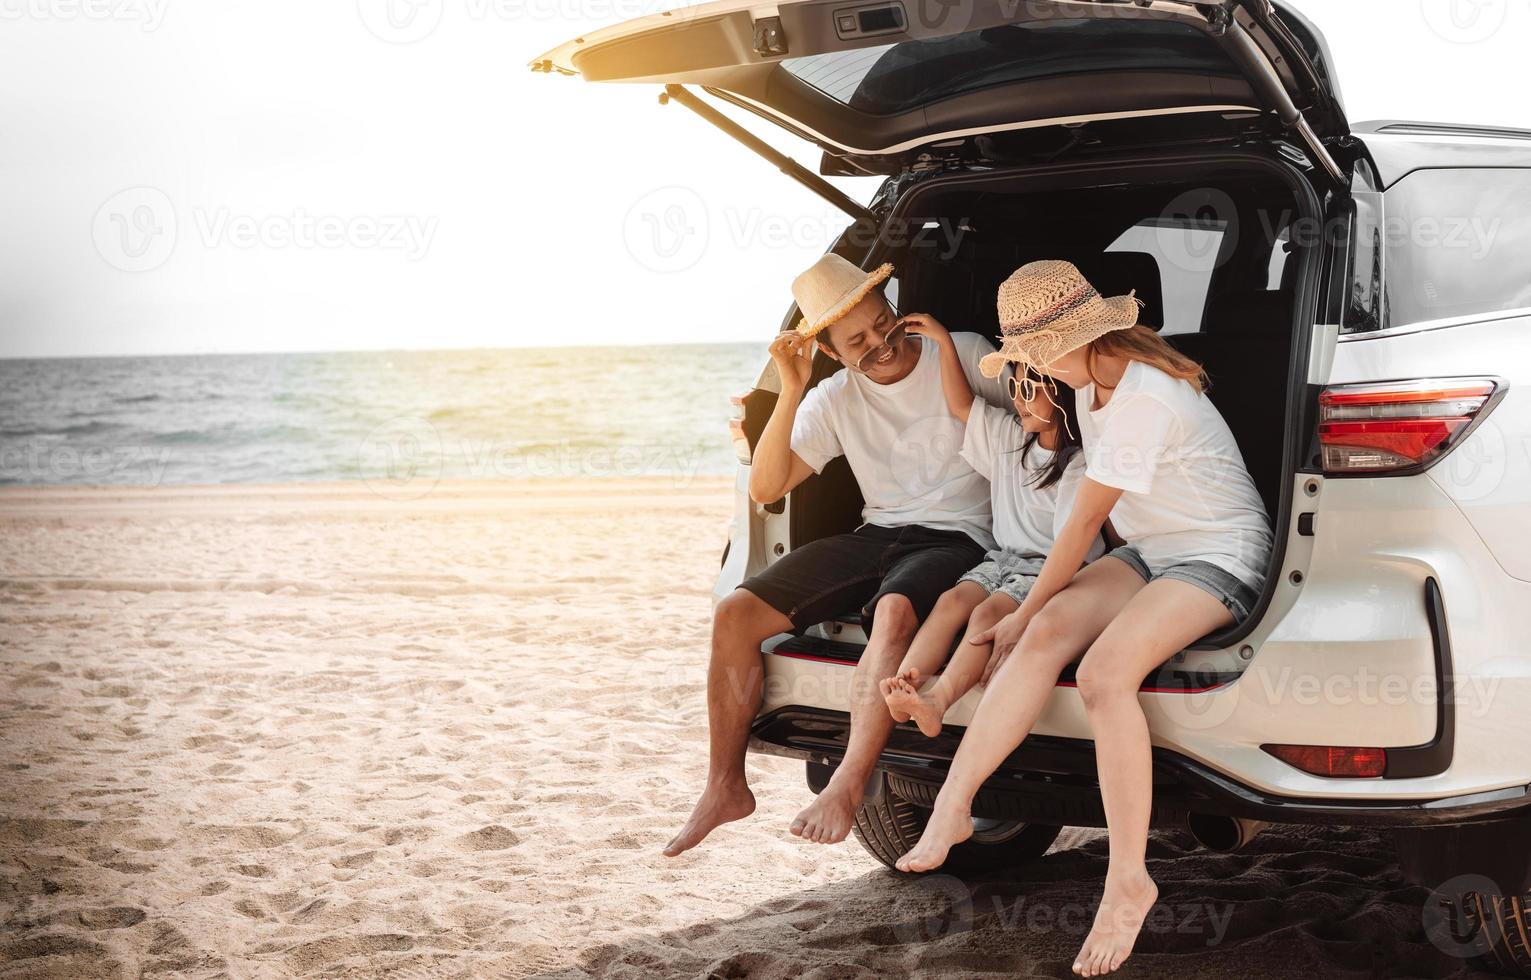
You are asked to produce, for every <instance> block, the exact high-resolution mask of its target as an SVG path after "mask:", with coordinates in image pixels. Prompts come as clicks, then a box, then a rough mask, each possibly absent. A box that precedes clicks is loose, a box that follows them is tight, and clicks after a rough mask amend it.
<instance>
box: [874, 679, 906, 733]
mask: <svg viewBox="0 0 1531 980" xmlns="http://www.w3.org/2000/svg"><path fill="white" fill-rule="evenodd" d="M898 682H899V678H897V677H887V678H884V679H883V680H880V681H878V682H877V689H878V690H879V691H881V692H882V699H883V700H884V701H886V702H888V713H889V714H891V715H892V716H893V720H894V721H896V722H898V723H899V724H900V725H902V724H903V723H904V722H906V721H908V720H909V712H907V711H903V710H901V709H899V708H896V707H894V706H893V692H894V691H896V690H898Z"/></svg>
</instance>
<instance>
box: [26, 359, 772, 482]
mask: <svg viewBox="0 0 1531 980" xmlns="http://www.w3.org/2000/svg"><path fill="white" fill-rule="evenodd" d="M593 350H599V351H600V353H599V354H598V355H596V356H592V351H593ZM766 356H767V355H766V352H765V347H764V345H762V344H753V343H733V344H651V345H643V346H629V347H623V348H589V347H582V346H564V347H554V346H543V347H517V348H472V349H442V350H389V351H333V352H325V351H302V352H288V353H278V352H263V353H251V354H227V353H218V354H169V355H123V356H91V357H69V358H10V359H4V360H0V486H40V487H43V486H59V485H108V486H159V485H218V484H229V483H235V484H239V483H245V484H286V483H323V482H331V481H350V480H364V481H373V482H376V481H382V483H383V484H384V485H392V484H391V483H390V481H397V480H399V479H400V478H401V475H406V476H409V477H410V478H411V479H413V478H415V477H418V476H419V475H422V474H423V475H425V476H429V477H430V478H432V479H436V480H506V479H510V480H515V479H525V478H537V477H553V478H570V477H598V476H640V475H665V476H700V475H725V474H730V473H732V472H733V471H734V467H735V466H736V465H737V461H736V459H735V456H734V451H733V448H732V444H731V442H730V440H729V435H728V419H729V416H730V404H729V397H730V396H731V395H736V394H740V393H742V392H744V391H746V390H748V388H749V387H750V386H751V384H752V383H753V382H754V380H755V377H756V375H757V374H758V372H759V370H760V368H761V366H762V364H763V363H764V361H765V359H766Z"/></svg>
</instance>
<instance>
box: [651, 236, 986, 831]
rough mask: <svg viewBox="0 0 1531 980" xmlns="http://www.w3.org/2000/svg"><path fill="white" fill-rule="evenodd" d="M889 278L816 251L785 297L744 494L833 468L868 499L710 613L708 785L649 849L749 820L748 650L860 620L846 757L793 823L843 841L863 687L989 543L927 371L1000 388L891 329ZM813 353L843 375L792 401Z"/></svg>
mask: <svg viewBox="0 0 1531 980" xmlns="http://www.w3.org/2000/svg"><path fill="white" fill-rule="evenodd" d="M892 274H893V267H892V266H891V265H884V266H882V267H881V268H878V269H877V270H875V271H874V272H872V273H871V274H870V275H869V274H867V273H866V272H864V271H862V270H861V269H858V268H857V267H856V266H854V265H852V264H851V263H850V262H848V261H846V260H845V259H844V258H841V257H840V256H838V255H834V254H829V255H826V256H824V257H823V258H822V259H820V260H819V261H818V262H817V263H815V264H814V266H813V267H812V268H811V269H809V270H808V271H807V272H805V273H803V274H802V275H801V276H799V277H798V278H797V280H796V281H795V282H794V283H793V284H792V292H793V295H794V297H795V298H796V300H797V305H798V309H799V310H800V311H801V312H802V314H803V319H802V321H801V322H800V323H799V324H798V327H797V330H796V332H788V333H783V334H782V335H781V336H779V337H778V338H777V339H776V341H775V342H774V343H772V344H771V360H772V363H773V364H774V365H775V367H776V371H777V375H778V377H779V378H780V381H781V392H780V396H779V397H778V399H777V402H776V408H775V411H773V412H772V414H771V418H770V421H769V422H767V423H766V427H765V431H764V432H763V433H762V434H761V437H760V441H759V444H758V445H757V446H756V448H755V453H754V459H753V462H752V464H751V467H750V496H751V498H753V499H754V500H755V501H756V502H757V503H762V504H764V503H773V502H775V501H778V500H781V499H782V498H783V497H785V496H786V495H787V494H788V493H790V492H791V491H792V490H793V488H795V487H796V486H798V484H800V483H802V482H803V480H805V479H807V478H808V477H809V476H810V475H812V474H814V473H817V472H820V471H822V470H823V468H824V466H825V464H827V463H828V462H829V461H830V460H832V459H834V458H836V457H838V456H845V457H846V459H847V461H848V462H849V463H850V467H851V471H852V472H853V473H854V474H855V477H856V482H857V483H858V484H859V485H860V487H861V492H862V496H863V498H864V499H865V502H866V506H865V508H864V510H863V511H862V521H863V522H864V523H863V524H862V525H861V526H860V527H859V528H857V529H856V530H855V531H853V532H851V533H848V534H840V535H835V536H833V537H829V538H824V539H821V540H819V541H814V542H812V543H810V544H808V545H806V546H804V547H802V548H798V549H796V550H794V551H792V552H791V553H790V554H788V555H787V556H785V557H784V558H782V559H781V560H779V561H777V562H776V563H774V564H773V565H771V566H770V567H768V568H767V569H766V570H765V571H764V572H762V573H761V574H760V575H757V576H755V577H754V578H751V579H750V580H748V581H746V582H745V583H743V584H742V585H741V586H740V587H739V588H738V589H736V590H735V591H734V592H733V593H732V594H731V595H729V596H727V597H726V598H724V599H723V600H722V601H721V602H719V603H718V606H717V609H716V610H715V611H714V614H713V630H712V659H711V663H710V666H709V669H708V677H707V708H708V721H709V729H710V739H711V747H710V752H709V757H708V773H707V785H706V788H705V789H704V790H703V793H702V796H701V799H700V800H698V801H697V804H696V808H695V809H694V810H693V812H692V814H691V818H690V820H689V821H688V822H687V823H686V825H685V826H684V827H682V828H681V830H680V832H679V833H678V834H676V835H675V837H674V838H673V839H672V840H671V841H670V842H669V844H668V845H666V846H665V849H664V853H665V854H666V855H668V856H670V857H674V856H675V855H677V854H680V853H682V852H683V851H686V850H689V849H690V848H692V847H694V846H696V845H697V844H698V843H700V842H701V841H702V839H703V838H704V837H706V836H707V835H708V834H709V833H710V832H711V831H712V830H713V829H714V828H715V827H717V826H719V825H720V824H724V823H727V822H729V821H732V820H739V819H742V818H743V817H746V816H748V815H749V814H750V813H752V812H753V811H754V809H755V797H754V794H753V793H751V792H750V789H749V786H748V783H747V781H746V778H745V769H744V755H745V746H746V744H747V742H748V740H749V730H750V724H751V722H752V721H753V720H754V717H755V712H756V711H757V710H758V709H759V706H760V700H761V682H762V675H763V668H762V664H761V659H760V646H761V644H762V643H763V642H765V641H766V640H768V639H769V638H771V637H772V636H775V635H777V634H778V633H784V632H787V631H789V630H794V629H799V630H800V629H805V628H807V627H809V626H812V625H814V624H816V623H820V622H824V621H825V620H829V619H833V618H835V617H838V616H844V615H846V614H848V613H859V615H860V617H861V621H862V623H863V625H864V626H865V628H866V630H867V634H868V643H867V647H866V650H865V651H864V652H863V654H862V656H861V660H860V662H859V663H858V664H857V667H856V671H855V674H854V677H853V680H852V689H851V732H850V741H849V744H848V745H847V746H846V752H845V758H844V760H843V761H842V762H841V763H840V766H839V768H838V769H836V770H835V774H834V776H833V777H832V778H831V779H830V781H829V785H828V786H826V787H825V789H824V791H823V792H822V793H820V794H819V796H818V798H817V799H816V800H815V801H814V802H813V804H812V805H810V806H809V807H808V808H807V809H806V810H804V811H803V812H802V813H800V814H798V816H797V819H795V820H794V821H793V822H792V827H791V830H792V833H794V834H796V835H797V836H799V837H802V838H804V839H805V840H810V841H814V842H816V843H821V844H833V843H838V842H839V841H842V840H844V839H845V837H846V835H847V834H849V833H850V829H851V824H852V822H853V820H854V817H855V813H856V809H857V807H859V806H860V804H861V799H862V795H863V792H864V791H865V788H866V783H867V779H868V777H870V776H871V773H872V769H873V766H874V765H875V764H876V762H877V759H878V757H879V756H880V755H881V753H882V749H883V747H884V746H885V745H886V744H887V741H888V735H889V733H890V732H891V731H892V728H893V719H892V717H891V715H890V714H889V713H888V709H887V705H886V703H885V702H884V700H883V697H882V694H881V692H880V691H879V690H878V687H877V683H878V681H880V680H881V679H883V678H884V677H888V676H891V675H892V673H893V672H894V670H895V668H896V667H897V666H898V664H899V662H900V661H901V660H902V658H903V656H904V654H905V652H906V651H907V649H908V647H909V643H910V641H911V640H912V639H913V637H914V634H915V632H916V631H917V630H918V628H919V625H920V623H921V622H922V621H923V620H924V618H925V617H926V616H927V615H929V613H930V611H931V609H932V608H933V607H934V606H935V603H936V600H937V599H938V598H939V597H940V596H941V593H943V592H944V591H946V590H947V589H949V588H950V587H951V586H952V585H953V584H954V583H955V582H956V581H957V579H958V578H959V577H960V576H961V575H963V574H964V573H965V572H967V571H968V570H969V569H971V568H972V567H973V566H975V565H977V564H978V563H979V562H980V561H982V560H983V557H984V553H985V552H986V551H987V550H989V549H991V548H993V547H994V540H993V537H992V533H991V525H992V516H991V513H990V504H989V500H990V493H989V484H988V481H987V480H985V479H984V478H983V477H982V476H981V475H979V474H978V473H977V472H975V471H974V470H973V469H972V468H971V467H970V466H968V464H967V463H966V462H965V461H964V460H963V459H962V458H961V456H960V455H959V450H960V449H961V447H962V425H961V423H959V422H958V421H957V420H956V419H955V418H954V417H953V416H952V415H951V413H950V411H949V410H948V409H947V402H946V398H945V395H944V393H943V391H942V374H941V359H942V358H943V357H946V358H950V359H954V360H955V362H956V363H958V364H960V365H961V369H962V373H963V374H964V375H966V377H967V380H968V383H969V384H970V385H971V386H972V388H973V390H974V391H975V392H976V393H978V394H979V395H980V396H981V397H983V398H984V399H985V400H986V401H988V402H990V403H991V404H993V405H995V406H996V407H1000V408H1004V409H1007V410H1012V411H1013V406H1012V405H1011V404H1010V401H1009V399H1008V398H1007V397H1006V396H1005V392H1004V388H1003V384H1002V382H1001V381H998V380H989V379H986V378H984V377H983V375H982V373H981V372H980V371H979V366H978V365H979V361H980V360H982V358H983V357H984V356H986V355H988V354H991V353H993V352H994V346H993V345H992V344H990V343H989V342H988V341H987V340H986V339H984V338H983V337H979V336H976V335H973V334H958V335H956V336H952V335H950V334H947V333H946V331H945V330H942V329H928V327H929V326H934V325H935V324H934V321H932V320H930V318H928V317H924V316H918V315H916V316H911V317H907V318H904V319H899V318H898V316H897V314H896V313H895V312H894V311H893V309H892V308H891V307H890V306H889V304H888V302H887V300H886V299H885V298H884V297H883V295H882V291H881V287H882V285H883V283H884V282H885V281H886V280H887V279H888V277H889V276H891V275H892ZM815 342H816V343H817V346H818V349H819V350H821V351H823V352H824V354H825V355H826V356H828V357H830V358H833V359H834V360H836V361H838V362H840V363H841V364H843V365H844V366H845V369H844V370H843V371H840V372H839V373H837V374H835V375H834V376H833V377H830V378H828V379H826V380H825V381H824V382H822V383H821V384H819V385H818V386H817V387H815V388H814V389H813V390H812V391H808V390H807V389H808V382H809V377H810V374H811V369H812V362H811V360H810V357H811V355H812V349H813V346H814V344H815ZM805 393H806V394H805Z"/></svg>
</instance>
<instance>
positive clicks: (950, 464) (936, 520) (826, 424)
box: [792, 333, 1009, 549]
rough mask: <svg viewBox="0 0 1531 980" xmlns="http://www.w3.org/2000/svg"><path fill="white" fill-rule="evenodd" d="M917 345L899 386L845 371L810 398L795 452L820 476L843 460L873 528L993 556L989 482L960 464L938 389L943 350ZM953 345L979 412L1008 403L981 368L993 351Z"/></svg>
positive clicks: (966, 338) (962, 341)
mask: <svg viewBox="0 0 1531 980" xmlns="http://www.w3.org/2000/svg"><path fill="white" fill-rule="evenodd" d="M912 339H914V340H916V341H918V342H919V344H920V360H919V362H918V363H917V364H916V365H915V368H914V370H913V371H910V372H909V374H908V375H907V376H905V377H904V378H903V379H901V380H899V381H896V382H894V383H893V384H887V385H882V384H878V383H876V382H875V381H872V380H871V379H870V378H868V377H867V376H866V375H864V374H860V373H858V372H856V371H852V370H850V369H849V368H847V369H845V370H843V371H840V372H839V373H838V374H835V375H834V376H833V377H830V378H826V379H825V380H824V381H822V382H820V383H819V384H818V386H817V387H815V388H814V389H813V390H812V391H810V392H808V394H807V396H806V397H804V398H803V403H802V405H800V406H799V407H798V410H797V420H796V422H795V423H794V424H793V426H792V451H793V452H795V453H797V455H798V456H799V457H800V458H801V459H802V460H803V462H805V463H807V464H808V465H809V466H811V467H813V471H814V472H815V473H819V472H822V471H823V469H824V466H825V464H827V463H828V462H829V461H830V460H832V459H834V458H835V457H837V456H844V457H845V458H846V461H847V462H849V463H850V467H851V472H853V473H855V474H856V482H857V483H858V484H860V486H861V495H862V497H863V498H865V500H866V506H865V507H864V508H863V509H862V511H861V519H862V521H864V522H865V523H867V524H877V525H879V526H881V527H907V526H909V525H914V524H918V525H921V526H924V527H929V528H935V529H937V530H949V531H962V532H963V533H965V534H967V535H968V536H969V537H971V538H972V539H973V540H974V541H976V542H977V543H978V544H980V545H982V546H983V547H984V548H985V549H991V548H993V547H994V537H993V534H992V532H991V525H992V517H991V512H990V508H989V481H988V480H986V479H984V478H983V477H982V476H981V475H979V474H978V473H977V472H975V471H974V470H973V467H971V466H969V465H968V463H967V462H966V461H965V460H963V458H962V455H961V450H962V435H963V430H962V423H961V422H959V421H958V420H957V418H956V416H954V415H952V413H951V410H950V409H948V408H947V405H946V394H945V393H944V392H943V391H942V389H941V349H940V347H939V346H938V345H937V344H936V342H935V341H933V340H931V339H930V338H928V337H922V336H918V335H914V336H913V338H912ZM952 340H953V341H954V342H955V343H956V345H957V356H958V359H959V360H960V361H961V362H962V370H963V373H964V374H966V375H967V379H968V384H969V385H970V386H972V389H973V392H974V394H975V395H976V396H977V397H976V398H975V399H974V401H975V404H976V402H977V401H979V400H982V401H986V402H989V403H990V404H992V405H995V406H999V407H1003V406H1004V405H1005V404H1007V403H1008V402H1009V398H1008V397H1007V395H1006V393H1005V391H1004V388H1003V384H1002V382H1001V381H1000V380H999V379H994V380H990V379H988V378H985V377H984V376H983V375H982V374H981V373H980V372H979V370H978V362H979V361H980V360H982V359H983V358H984V357H985V356H986V355H988V354H990V353H993V351H994V345H993V344H991V343H989V341H988V340H987V339H985V338H983V337H981V336H979V335H977V334H971V333H955V334H952Z"/></svg>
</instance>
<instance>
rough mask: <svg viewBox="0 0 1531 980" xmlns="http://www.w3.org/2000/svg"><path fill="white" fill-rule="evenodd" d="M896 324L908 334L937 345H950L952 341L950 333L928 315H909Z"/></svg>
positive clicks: (939, 322)
mask: <svg viewBox="0 0 1531 980" xmlns="http://www.w3.org/2000/svg"><path fill="white" fill-rule="evenodd" d="M898 322H899V323H902V324H903V325H904V329H905V330H908V331H909V332H910V333H912V334H919V335H921V336H924V337H929V338H930V339H931V340H934V341H935V342H936V343H938V344H947V343H950V341H951V339H952V335H951V332H950V331H948V330H947V329H946V327H944V326H942V325H941V321H940V320H937V319H936V318H935V317H933V316H931V315H930V314H928V313H911V314H909V315H908V316H906V317H904V318H903V319H902V320H900V321H898Z"/></svg>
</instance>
